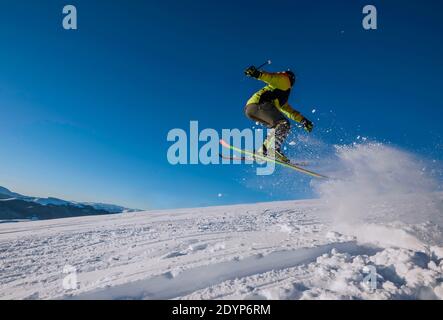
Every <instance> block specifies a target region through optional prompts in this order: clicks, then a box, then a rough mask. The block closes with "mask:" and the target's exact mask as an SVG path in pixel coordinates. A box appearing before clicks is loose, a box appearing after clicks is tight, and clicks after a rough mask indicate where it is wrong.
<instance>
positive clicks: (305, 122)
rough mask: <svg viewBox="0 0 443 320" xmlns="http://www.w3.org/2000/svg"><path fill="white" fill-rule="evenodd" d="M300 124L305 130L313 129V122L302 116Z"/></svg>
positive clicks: (310, 130)
mask: <svg viewBox="0 0 443 320" xmlns="http://www.w3.org/2000/svg"><path fill="white" fill-rule="evenodd" d="M300 124H301V125H302V126H303V129H305V130H306V131H307V132H312V129H314V124H313V123H312V122H311V121H309V120H308V119H306V118H303V120H302V121H300Z"/></svg>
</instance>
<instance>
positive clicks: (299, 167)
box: [220, 139, 329, 179]
mask: <svg viewBox="0 0 443 320" xmlns="http://www.w3.org/2000/svg"><path fill="white" fill-rule="evenodd" d="M220 144H221V145H222V146H223V147H224V148H226V149H230V150H233V151H237V152H239V153H241V154H243V155H245V157H239V158H237V160H239V159H242V158H245V159H246V158H247V157H248V156H249V157H252V158H254V159H255V160H257V159H259V160H263V161H266V162H273V163H276V164H279V165H281V166H283V167H286V168H289V169H292V170H295V171H298V172H300V173H304V174H307V175H309V176H311V177H315V178H319V179H329V178H328V177H327V176H325V175H322V174H319V173H316V172H313V171H310V170H307V169H304V168H302V167H301V166H298V165H296V164H292V163H286V162H282V161H278V160H276V159H271V158H268V157H264V156H260V155H257V154H254V153H253V152H251V151H248V150H244V149H240V148H236V147H234V146H232V145H230V144H229V143H227V142H226V141H224V140H223V139H221V140H220ZM221 157H224V156H221ZM231 159H232V158H231Z"/></svg>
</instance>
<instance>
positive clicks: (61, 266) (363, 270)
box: [0, 144, 443, 299]
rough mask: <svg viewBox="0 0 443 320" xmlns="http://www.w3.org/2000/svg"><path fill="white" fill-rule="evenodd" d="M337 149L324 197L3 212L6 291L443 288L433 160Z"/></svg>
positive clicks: (8, 294) (201, 295)
mask: <svg viewBox="0 0 443 320" xmlns="http://www.w3.org/2000/svg"><path fill="white" fill-rule="evenodd" d="M334 161H335V163H333V164H332V165H330V167H331V168H334V170H330V171H329V172H325V173H328V174H329V175H330V176H332V177H334V178H335V179H331V180H326V181H312V188H314V189H315V190H317V192H318V196H319V199H318V200H305V201H292V202H275V203H261V204H250V205H238V206H228V207H213V208H200V209H183V210H170V211H153V212H143V213H125V214H121V215H106V216H88V217H78V218H69V219H59V220H48V221H33V222H19V223H8V224H0V299H249V298H255V299H443V194H442V193H441V192H439V191H438V190H440V189H439V187H438V185H437V183H436V182H437V181H436V180H435V177H434V170H435V169H434V168H432V167H431V166H429V165H428V164H427V163H426V162H425V161H421V160H420V159H417V158H416V157H415V156H413V155H410V154H408V153H405V152H404V151H401V150H397V149H395V148H392V147H387V146H383V145H380V144H368V145H361V146H360V145H358V146H351V147H346V148H338V149H337V152H336V154H335V160H334ZM270 181H271V179H270ZM374 268H375V269H374ZM73 270H76V273H73ZM371 270H372V271H373V273H370V271H371ZM64 272H65V273H64ZM368 275H372V276H373V277H372V280H375V281H372V282H371V283H368V282H367V281H364V280H365V279H366V278H367V276H368ZM75 277H76V281H77V285H78V286H77V287H76V288H75V289H70V288H69V287H66V284H67V283H68V284H69V281H67V279H68V280H69V279H71V280H73V279H75ZM71 283H72V281H71ZM375 284H376V285H377V289H375V288H374V287H373V286H374V285H375Z"/></svg>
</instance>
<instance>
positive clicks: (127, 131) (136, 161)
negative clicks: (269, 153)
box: [0, 0, 443, 209]
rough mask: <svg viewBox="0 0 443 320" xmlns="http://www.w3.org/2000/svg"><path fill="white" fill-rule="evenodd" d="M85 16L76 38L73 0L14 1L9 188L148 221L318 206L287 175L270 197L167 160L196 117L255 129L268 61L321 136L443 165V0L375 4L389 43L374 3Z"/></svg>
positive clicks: (94, 10)
mask: <svg viewBox="0 0 443 320" xmlns="http://www.w3.org/2000/svg"><path fill="white" fill-rule="evenodd" d="M71 3H72V4H74V5H76V7H77V10H78V17H79V22H78V24H79V30H77V31H66V30H64V29H62V24H61V21H62V8H63V6H64V5H66V4H68V3H66V2H65V1H57V0H54V1H49V0H42V1H38V2H37V1H31V0H27V1H24V0H15V1H12V0H9V1H2V2H1V3H0V39H1V43H2V45H1V50H0V108H1V109H0V110H1V117H0V136H1V140H0V148H1V158H2V165H1V166H0V185H3V186H5V187H9V188H11V189H13V190H15V191H17V192H22V193H27V194H32V195H39V196H57V197H62V198H66V199H72V200H83V201H103V202H111V203H117V204H123V205H127V206H131V207H138V208H144V209H150V208H170V207H190V206H206V205H219V204H231V203H243V202H256V201H268V200H281V199H291V198H300V197H305V196H309V188H308V184H309V179H306V178H304V177H299V176H294V175H290V176H289V179H297V180H298V181H299V182H300V183H299V184H298V185H297V186H298V187H297V188H296V189H295V190H289V191H290V192H288V190H286V192H278V190H276V189H275V179H280V178H281V179H284V177H285V173H282V172H278V174H277V176H276V177H277V178H276V177H273V178H270V179H273V180H272V182H271V180H270V181H268V182H267V181H266V180H263V179H262V180H260V183H259V184H260V187H259V186H258V185H256V183H255V181H256V180H255V179H256V177H253V175H252V174H251V170H250V169H248V168H247V167H244V166H202V165H197V166H171V165H169V163H168V162H167V159H166V152H167V149H168V147H169V146H170V143H168V142H167V141H166V135H167V133H168V131H169V130H170V129H172V128H184V129H186V128H188V127H189V121H190V120H198V121H199V123H200V126H201V127H202V128H205V127H208V128H214V129H217V130H220V129H222V128H247V127H251V126H252V125H253V124H252V123H251V122H250V121H249V120H248V119H246V118H245V117H244V115H243V106H244V103H245V101H246V100H247V99H248V98H249V96H250V95H251V94H252V93H253V92H254V91H256V90H258V89H259V88H260V84H259V83H258V82H255V81H253V80H249V79H245V78H244V76H243V74H242V70H243V69H244V68H245V67H247V66H248V65H250V64H259V63H261V62H262V61H264V60H266V59H268V58H270V59H272V60H273V62H274V63H273V65H272V66H271V67H270V68H269V70H279V69H286V68H288V67H289V68H292V69H293V70H295V71H296V72H297V74H298V76H299V82H298V84H297V87H296V89H295V90H294V91H293V94H292V97H291V100H290V102H291V104H292V105H293V106H294V107H296V108H298V109H299V110H300V111H302V112H303V113H306V114H307V115H310V112H311V110H312V109H314V108H315V109H316V110H317V113H316V115H315V117H318V119H320V120H318V119H314V122H316V125H317V128H316V132H314V134H313V136H314V137H315V138H317V139H321V140H322V141H324V142H326V143H328V144H333V143H340V142H341V141H340V139H343V142H350V141H352V140H353V139H354V138H355V137H356V136H357V135H364V136H368V137H372V138H374V139H377V140H379V141H385V142H390V143H393V144H395V145H398V146H401V147H403V148H406V149H408V150H412V151H414V152H419V153H421V154H424V155H425V156H429V157H433V158H439V159H440V158H441V155H442V154H443V152H442V151H443V150H442V144H441V142H442V139H441V138H442V134H443V129H442V125H441V119H442V116H443V105H442V97H441V88H442V87H443V86H442V84H443V83H442V74H443V64H442V63H441V57H442V56H443V43H442V42H443V38H442V36H441V35H442V34H443V23H442V22H441V18H440V16H441V12H442V11H443V4H442V3H441V2H439V1H428V2H426V3H423V2H422V1H396V0H391V1H371V2H370V4H375V5H376V6H377V8H378V13H379V29H378V30H377V31H365V30H363V28H362V26H361V20H362V17H363V15H362V14H361V10H362V7H363V6H364V5H365V4H369V2H366V1H344V0H337V1H326V0H325V1H293V0H282V1H279V2H278V4H277V3H274V4H271V3H270V2H269V1H261V0H258V1H257V0H255V1H252V0H251V1H249V0H247V1H222V2H215V1H200V0H196V1H186V2H184V1H178V0H175V1H171V0H167V1H136V0H133V1H105V0H100V1H99V0H88V1H71V2H70V3H69V4H71ZM331 110H332V111H333V112H330V111H331ZM331 126H333V127H334V129H337V128H339V129H340V130H333V131H332V132H327V131H328V130H327V129H328V128H331ZM270 185H272V188H271V187H269V186H270ZM219 193H221V194H223V197H221V198H220V197H218V194H219Z"/></svg>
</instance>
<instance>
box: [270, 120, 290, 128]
mask: <svg viewBox="0 0 443 320" xmlns="http://www.w3.org/2000/svg"><path fill="white" fill-rule="evenodd" d="M274 129H276V130H278V129H280V130H287V131H289V130H290V129H291V123H290V122H289V120H288V119H284V120H280V121H278V122H277V123H275V125H274Z"/></svg>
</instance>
